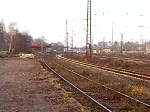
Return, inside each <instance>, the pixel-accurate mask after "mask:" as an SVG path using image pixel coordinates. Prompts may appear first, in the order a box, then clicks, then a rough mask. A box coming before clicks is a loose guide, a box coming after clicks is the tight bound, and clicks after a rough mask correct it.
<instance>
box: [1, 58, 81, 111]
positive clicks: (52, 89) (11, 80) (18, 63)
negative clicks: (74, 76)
mask: <svg viewBox="0 0 150 112" xmlns="http://www.w3.org/2000/svg"><path fill="white" fill-rule="evenodd" d="M0 112H84V109H83V107H82V106H81V105H80V104H79V103H78V102H77V101H76V100H75V99H74V98H72V97H68V93H67V91H65V90H64V89H63V88H61V86H60V85H59V84H58V83H57V82H56V81H55V79H54V78H52V77H51V75H50V73H49V72H47V71H45V70H44V69H43V68H42V67H41V66H40V64H39V63H38V62H35V60H30V59H25V60H21V59H12V60H0Z"/></svg>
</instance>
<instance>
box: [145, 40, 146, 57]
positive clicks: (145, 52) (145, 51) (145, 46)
mask: <svg viewBox="0 0 150 112" xmlns="http://www.w3.org/2000/svg"><path fill="white" fill-rule="evenodd" d="M145 54H146V39H145Z"/></svg>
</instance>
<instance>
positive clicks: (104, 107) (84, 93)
mask: <svg viewBox="0 0 150 112" xmlns="http://www.w3.org/2000/svg"><path fill="white" fill-rule="evenodd" d="M44 64H45V65H46V66H47V67H48V68H49V69H50V70H51V71H52V72H53V73H54V74H56V75H57V76H58V77H59V78H61V79H62V80H63V81H65V82H67V83H68V84H69V85H70V86H72V87H73V88H75V89H76V90H78V91H79V92H80V93H82V94H83V95H85V96H86V97H88V98H89V99H90V100H92V101H93V102H94V103H96V104H97V105H99V106H100V107H102V108H103V109H105V110H106V111H108V112H112V111H111V110H110V109H108V108H107V107H106V106H104V105H103V104H101V103H99V102H98V101H96V100H95V99H94V98H92V97H91V96H89V95H88V94H86V92H84V91H82V90H81V89H79V88H78V87H77V86H75V85H74V84H72V83H71V82H70V81H68V80H67V79H65V78H64V77H62V76H61V75H60V74H58V73H57V72H56V71H54V70H53V69H52V68H50V67H49V65H48V64H47V63H46V62H45V61H44Z"/></svg>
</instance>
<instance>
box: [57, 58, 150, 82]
mask: <svg viewBox="0 0 150 112" xmlns="http://www.w3.org/2000/svg"><path fill="white" fill-rule="evenodd" d="M60 58H63V59H65V60H68V61H71V62H74V63H79V64H82V65H85V66H87V67H92V68H94V69H99V70H103V71H107V72H111V73H115V74H118V75H122V76H127V77H131V78H135V79H138V80H143V81H146V82H150V77H148V76H143V75H141V74H135V73H131V72H128V71H124V70H118V69H114V68H108V67H103V66H102V67H101V66H97V65H93V64H90V63H85V62H79V61H76V60H72V59H68V58H64V57H60Z"/></svg>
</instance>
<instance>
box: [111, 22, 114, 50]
mask: <svg viewBox="0 0 150 112" xmlns="http://www.w3.org/2000/svg"><path fill="white" fill-rule="evenodd" d="M113 30H114V29H113V23H112V46H111V50H112V52H113V49H114V48H113V45H114V37H113V36H114V34H113V33H114V31H113Z"/></svg>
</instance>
